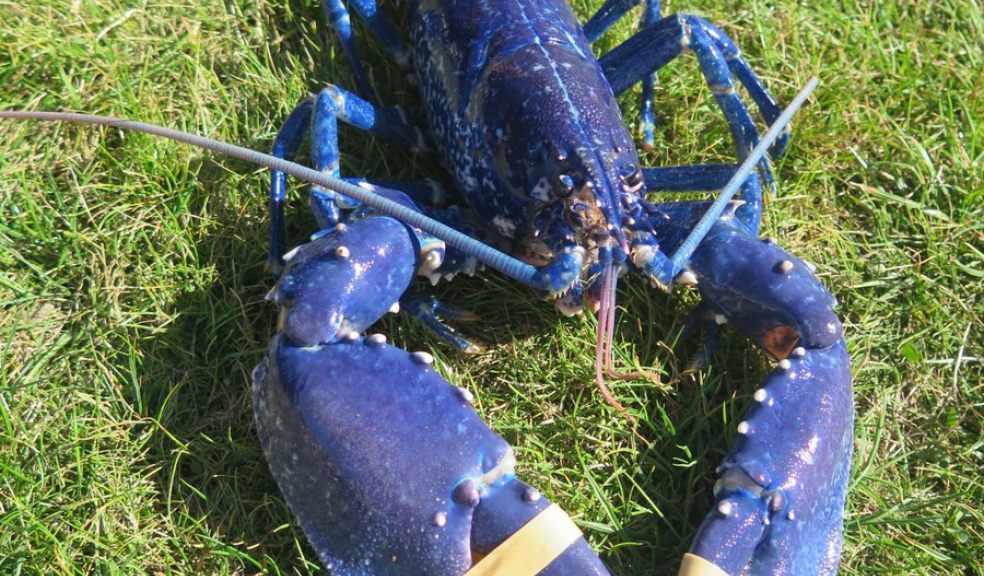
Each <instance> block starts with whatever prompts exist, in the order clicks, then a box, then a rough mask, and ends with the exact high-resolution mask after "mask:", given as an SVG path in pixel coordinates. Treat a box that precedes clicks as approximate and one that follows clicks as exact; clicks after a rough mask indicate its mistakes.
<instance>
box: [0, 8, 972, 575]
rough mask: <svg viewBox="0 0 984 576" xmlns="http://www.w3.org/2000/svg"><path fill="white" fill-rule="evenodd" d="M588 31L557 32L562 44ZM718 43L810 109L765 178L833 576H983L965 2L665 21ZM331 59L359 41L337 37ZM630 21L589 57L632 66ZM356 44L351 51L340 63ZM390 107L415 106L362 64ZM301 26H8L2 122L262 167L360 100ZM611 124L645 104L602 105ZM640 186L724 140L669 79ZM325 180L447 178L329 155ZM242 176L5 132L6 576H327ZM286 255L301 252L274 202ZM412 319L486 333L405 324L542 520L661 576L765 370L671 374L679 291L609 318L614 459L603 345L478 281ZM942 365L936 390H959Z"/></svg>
mask: <svg viewBox="0 0 984 576" xmlns="http://www.w3.org/2000/svg"><path fill="white" fill-rule="evenodd" d="M597 4H599V2H597V1H594V0H592V1H591V2H586V1H582V2H578V3H577V6H576V8H577V11H578V13H579V15H580V16H581V17H582V19H584V18H586V17H587V16H588V15H589V14H590V13H591V6H596V5H597ZM667 9H668V10H670V11H676V10H686V11H695V12H698V13H700V14H702V15H704V16H705V17H707V18H708V19H710V20H711V21H714V22H718V23H721V24H722V25H723V26H724V29H725V30H726V31H728V32H729V33H730V34H732V35H733V36H734V37H735V39H736V40H737V41H738V43H739V45H740V46H741V47H742V49H743V51H744V54H745V55H746V57H747V59H748V60H749V61H750V62H751V63H752V66H753V67H754V68H755V69H756V70H757V71H758V72H759V73H760V74H761V75H762V77H763V78H764V79H765V81H766V83H767V84H768V85H769V86H770V88H771V89H772V90H773V91H774V93H775V94H777V95H778V96H779V97H780V98H781V99H784V100H788V99H789V98H790V97H791V96H792V95H793V94H794V93H795V91H796V90H797V88H798V87H800V86H802V85H803V83H805V81H806V79H807V78H808V77H809V76H811V75H814V74H816V75H818V76H820V78H821V79H822V85H821V87H820V89H819V90H818V92H817V93H816V95H815V97H814V103H813V105H811V106H809V107H807V108H806V109H804V110H803V111H802V112H801V113H800V115H799V117H798V118H797V120H796V125H795V129H794V130H795V131H794V140H793V143H792V146H791V148H790V150H789V152H788V153H787V155H786V157H785V158H784V159H782V161H781V162H779V164H778V165H777V174H778V177H779V181H780V194H779V195H778V197H777V198H776V199H774V200H772V201H771V202H769V205H768V210H767V215H766V224H765V231H764V232H765V234H767V235H769V236H773V237H775V238H777V239H778V240H779V241H780V242H781V243H782V244H783V246H784V247H786V248H788V249H789V250H790V251H792V252H795V253H796V254H798V255H801V256H802V257H804V258H805V259H807V260H810V261H811V262H814V263H815V264H816V265H817V266H818V268H819V275H820V277H821V278H822V279H823V281H824V282H825V283H826V284H827V285H828V286H829V287H831V289H832V290H833V292H834V293H835V294H836V296H837V298H838V299H839V300H840V308H839V310H840V312H841V313H842V315H843V318H844V320H845V326H846V329H847V337H848V342H849V345H850V349H851V354H852V359H853V370H854V374H855V389H856V403H857V410H858V418H857V424H856V439H857V440H856V455H855V461H854V468H853V478H852V484H851V492H850V495H849V505H848V511H847V515H848V521H847V526H846V528H847V532H846V540H847V541H846V545H845V551H844V561H843V569H842V572H843V573H845V574H872V573H877V574H913V573H916V574H976V575H981V574H984V563H982V561H981V558H984V544H982V543H984V514H982V512H981V503H982V502H984V487H982V481H981V478H980V471H981V469H982V467H984V455H982V450H984V435H982V429H981V410H982V408H984V389H982V388H984V387H982V382H981V373H982V371H981V367H980V366H981V364H980V361H979V358H980V356H981V354H982V350H981V323H980V321H981V312H982V309H984V308H982V296H981V295H982V290H981V285H982V282H984V255H982V250H984V224H982V223H984V217H982V216H984V186H982V179H984V166H982V154H984V152H982V129H981V122H982V118H984V99H982V98H980V97H979V94H978V92H979V87H980V86H981V85H982V83H984V75H982V70H984V57H982V48H981V43H980V39H981V38H982V37H984V18H982V15H981V10H980V7H979V6H978V5H977V3H975V2H972V1H969V0H949V1H944V2H936V3H918V2H911V1H906V2H901V3H899V2H897V3H887V4H886V3H878V2H873V3H854V4H850V3H849V4H838V3H832V2H825V3H821V4H819V5H818V4H803V3H797V2H791V1H783V2H780V3H775V2H773V3H769V2H762V1H758V0H756V1H753V2H736V1H729V2H724V3H722V2H715V3H712V2H709V1H707V0H699V1H697V2H694V3H691V4H678V3H673V4H671V5H669V6H668V7H667ZM357 30H358V31H359V32H360V33H361V32H364V30H363V28H362V27H361V26H357ZM633 30H634V23H633V22H632V21H631V20H626V21H625V22H624V23H621V24H619V25H618V26H616V28H615V29H614V30H613V31H612V32H611V33H610V34H609V35H607V36H606V37H605V38H603V39H602V40H601V41H600V42H599V43H598V49H599V50H606V49H609V48H611V47H613V46H614V45H616V44H617V43H618V42H620V41H622V40H624V39H625V38H627V37H628V36H629V35H630V34H631V33H632V32H633ZM363 36H365V35H364V34H363ZM361 46H362V47H363V48H364V56H365V59H366V60H367V61H368V62H369V63H370V64H371V66H370V68H371V75H372V77H373V81H374V83H375V84H376V85H377V87H379V88H380V92H381V93H382V94H383V95H384V99H385V100H386V101H387V102H392V103H396V102H402V103H406V104H407V105H408V106H409V107H411V108H413V107H414V106H416V96H415V88H414V87H413V86H411V85H409V84H408V83H407V82H406V81H405V78H404V77H403V75H402V74H401V73H399V72H398V71H397V69H396V67H395V66H393V65H392V64H391V63H389V62H388V58H387V57H386V55H385V54H384V53H383V51H382V50H381V49H380V48H379V47H378V46H377V45H375V44H374V43H372V42H371V41H368V40H367V41H365V42H363V43H362V44H361ZM343 60H344V59H343V58H341V55H340V51H339V49H338V47H337V43H336V42H335V40H334V39H333V37H332V35H331V33H330V32H329V31H328V29H327V26H326V25H325V22H324V20H323V17H322V16H321V11H320V6H319V5H311V4H309V3H306V2H291V3H288V4H271V3H268V2H260V3H250V2H240V1H237V0H230V1H229V2H226V3H216V2H204V3H200V2H188V1H179V2H170V3H161V4H146V3H137V2H125V1H113V0H86V1H73V2H68V1H64V2H55V1H48V2H40V3H36V5H33V6H30V7H26V6H19V5H17V4H14V3H3V2H0V86H2V88H0V107H2V108H36V109H45V110H55V109H71V110H79V111H89V112H97V113H102V114H112V115H118V116H126V117H131V118H137V119H141V120H147V121H152V122H158V123H164V124H168V125H171V126H175V127H181V128H184V129H188V130H192V131H195V132H200V133H204V134H209V135H213V136H217V137H220V138H223V139H226V140H229V141H232V142H236V143H239V144H244V145H248V146H252V147H255V148H259V149H266V148H268V147H269V145H270V143H271V142H272V139H273V136H274V134H275V133H276V131H277V129H278V128H279V123H280V122H282V121H283V120H284V119H285V118H286V116H287V114H288V113H289V111H290V109H291V108H292V107H293V105H294V104H295V103H296V102H297V101H298V100H299V99H301V98H302V97H303V96H304V95H305V94H307V93H309V92H311V91H314V90H317V89H318V88H319V87H321V86H323V85H324V84H326V83H328V82H335V83H338V84H340V85H342V86H349V87H351V86H353V82H352V77H351V75H350V73H349V71H348V67H347V65H346V64H345V62H344V61H343ZM623 101H624V108H625V111H626V117H627V118H630V119H631V118H635V110H636V106H637V93H632V94H630V95H628V96H626V97H625V98H624V99H623ZM657 101H658V121H659V125H658V127H657V137H658V142H657V147H656V149H655V150H653V151H652V152H648V153H647V154H646V156H645V161H646V163H647V164H651V165H667V164H676V163H696V162H706V161H722V160H727V159H729V158H730V157H731V154H732V150H731V146H730V143H729V140H728V137H727V131H726V128H725V126H724V122H723V121H722V119H721V117H720V114H719V112H718V111H717V109H716V107H715V104H714V101H713V99H712V98H711V97H710V95H709V92H708V91H707V90H706V88H705V87H704V86H703V82H702V80H701V79H700V76H699V72H698V70H697V66H696V63H695V62H694V59H693V58H687V59H684V60H681V61H680V62H675V63H673V64H671V65H670V66H668V67H667V69H666V70H665V71H664V72H663V73H661V74H660V78H659V87H658V90H657ZM342 140H343V142H342V149H343V152H344V154H345V157H344V162H343V170H344V171H345V173H347V174H359V175H374V176H383V177H386V178H390V179H401V178H409V177H416V176H420V175H430V176H440V172H439V170H438V169H436V167H434V166H430V165H427V164H426V163H422V162H419V161H417V160H413V159H408V154H407V153H406V152H405V151H402V150H399V149H397V148H396V147H394V146H390V145H387V144H384V143H380V142H377V141H375V140H373V139H372V138H368V137H366V136H364V135H363V134H360V133H358V132H356V131H354V130H348V129H343V132H342ZM266 182H267V176H266V174H265V173H264V172H263V171H261V170H257V169H255V168H254V167H252V166H246V165H244V164H242V163H239V162H236V161H231V160H228V159H225V158H218V157H212V156H209V155H205V154H202V153H201V152H199V151H196V150H191V149H188V148H185V147H182V146H180V145H177V144H173V143H170V142H165V141H162V140H155V139H152V138H150V137H146V136H142V135H137V134H131V133H121V132H119V131H115V130H106V129H98V130H97V129H91V128H82V127H77V126H67V125H41V124H27V123H9V122H3V123H0V310H2V312H0V366H2V367H3V369H2V371H0V573H2V574H45V575H47V574H79V575H83V574H84V575H89V574H147V573H153V574H164V573H173V574H196V575H197V574H252V573H271V574H281V573H287V574H294V573H300V574H308V573H316V572H318V571H319V568H318V566H317V563H316V560H315V557H314V555H313V553H312V551H311V549H310V547H309V546H308V545H307V543H306V542H305V541H304V539H303V536H302V534H301V532H300V530H299V529H298V528H297V527H296V525H294V524H293V521H292V517H291V515H290V512H289V510H288V509H287V507H286V505H285V503H284V501H283V499H282V497H281V496H280V494H279V492H278V491H277V488H276V485H275V483H274V482H273V480H272V478H271V477H270V475H269V472H268V470H267V467H266V463H265V461H264V459H263V456H262V453H261V451H260V449H259V445H258V443H257V440H256V436H255V433H254V430H253V425H252V408H251V406H250V396H249V386H248V383H249V374H250V371H251V369H252V367H253V366H254V365H255V364H256V363H257V362H258V361H259V359H260V358H261V356H262V353H263V348H264V345H265V342H266V340H267V338H268V337H269V336H270V334H271V332H272V330H273V318H274V310H273V309H272V308H271V307H270V305H269V304H268V303H266V302H264V301H263V296H264V294H265V293H266V291H267V290H268V289H269V287H270V285H271V280H270V278H269V276H268V275H267V274H266V273H265V271H264V268H263V266H264V262H265V258H266V253H265V251H266V242H267V239H266V233H267V215H266V200H265V196H264V194H265V191H264V187H265V185H266ZM294 192H295V193H294V195H293V196H292V197H291V205H290V212H289V220H290V231H289V232H290V235H291V240H292V241H293V242H300V241H301V240H303V239H304V237H305V236H306V234H308V233H310V232H311V231H312V230H313V228H312V226H313V223H312V220H311V219H310V217H309V216H307V214H306V212H305V210H304V202H303V200H302V196H301V194H300V192H301V187H300V186H298V187H297V188H296V189H295V191H294ZM436 293H437V294H438V295H439V296H440V297H442V298H443V299H445V300H447V301H449V302H451V303H454V304H457V305H459V306H463V307H465V308H468V309H471V310H474V311H476V312H479V313H480V314H482V316H483V318H484V320H483V322H481V323H478V324H476V325H474V326H468V325H462V326H460V329H461V331H463V332H464V333H466V334H468V335H471V336H475V337H476V338H477V339H480V340H482V341H483V342H485V343H486V344H487V345H488V349H487V351H486V352H484V353H482V354H479V355H477V356H475V357H463V356H461V355H459V354H457V353H455V352H454V351H452V350H450V349H448V348H447V347H445V346H443V345H442V344H440V343H439V342H438V341H437V340H436V339H435V338H434V337H433V336H431V335H430V334H428V333H426V332H424V331H423V330H422V329H421V328H420V327H419V326H418V325H417V324H415V323H414V322H412V321H410V320H407V319H404V318H402V317H392V316H391V317H389V318H387V319H386V320H385V321H384V322H383V323H382V324H381V325H380V326H379V330H381V331H383V332H385V333H387V334H388V335H389V336H390V337H391V339H392V340H394V341H395V342H397V343H400V344H401V345H404V346H405V347H407V348H410V349H420V348H426V349H428V350H431V351H432V352H433V353H434V355H435V356H436V357H437V365H438V367H439V369H440V370H441V371H442V372H443V373H444V374H446V375H447V376H449V377H451V378H453V379H454V380H455V381H456V382H457V383H459V384H461V385H463V386H467V387H468V388H470V389H472V390H475V391H476V392H477V396H478V404H477V407H478V409H479V410H480V412H481V413H482V415H483V416H484V417H485V418H486V420H487V421H488V422H489V423H490V424H491V425H492V426H493V427H494V428H495V429H496V430H497V431H498V432H499V433H500V434H502V435H503V436H504V437H505V438H506V439H507V440H508V441H509V442H511V443H512V444H513V445H514V446H515V447H516V449H517V452H518V455H519V459H520V471H521V473H522V474H523V475H524V476H525V477H526V478H527V479H528V480H529V481H530V482H531V483H532V484H535V485H537V486H539V487H540V488H541V489H542V490H543V491H544V493H545V494H547V495H548V496H549V497H550V498H551V499H554V500H556V501H558V502H560V503H561V504H562V505H563V506H564V508H565V509H567V510H568V511H569V512H570V513H571V514H572V516H573V517H574V518H575V520H576V521H577V522H578V523H579V524H580V525H581V526H582V528H583V529H584V530H585V532H586V534H587V535H588V537H589V539H590V540H591V542H592V543H593V544H594V545H595V546H596V548H597V549H598V550H599V551H600V553H601V554H602V556H603V557H604V559H605V560H606V562H607V563H608V564H609V566H611V567H612V569H613V571H615V572H616V573H619V574H652V573H657V574H664V573H665V574H673V573H675V570H676V566H677V563H678V561H679V557H680V555H681V554H682V553H683V551H684V550H685V549H686V548H687V546H688V544H689V542H690V540H691V539H692V537H693V534H694V531H695V530H696V527H697V524H698V523H699V521H700V519H701V517H702V516H703V514H704V512H705V510H706V509H707V507H708V505H709V502H710V499H711V487H712V485H713V479H714V476H713V469H714V467H715V466H716V464H717V463H718V462H719V460H720V458H721V456H722V455H723V454H724V452H725V451H726V449H727V447H728V446H729V442H730V438H731V435H732V433H733V430H734V427H735V424H736V423H737V422H738V421H739V420H740V419H741V414H742V413H743V412H744V410H745V409H746V407H747V404H748V399H749V395H750V394H751V393H752V391H754V390H755V388H756V387H757V385H758V383H759V382H760V381H761V379H762V378H763V376H764V374H765V372H766V370H767V369H768V364H769V362H768V360H766V359H765V357H764V356H763V355H762V354H761V353H759V352H758V351H756V350H754V349H752V348H751V347H750V346H749V345H748V344H747V342H746V341H744V340H743V339H742V338H741V337H740V336H738V335H736V334H733V333H727V334H726V337H725V338H724V339H723V341H722V344H721V350H720V357H719V360H718V362H717V363H715V364H714V366H713V367H712V368H711V369H708V370H706V371H703V372H700V373H697V374H691V373H688V372H686V368H687V366H688V365H689V361H690V359H691V357H693V355H695V354H696V353H697V352H698V351H699V350H700V343H699V341H698V340H697V339H696V338H691V339H687V340H685V341H678V337H679V332H680V328H681V327H682V324H683V321H684V318H685V316H686V313H687V311H688V310H689V309H690V308H691V307H692V305H693V304H694V301H695V298H694V296H693V294H691V293H686V292H681V293H678V294H673V295H669V296H668V295H665V294H662V293H658V292H655V291H653V290H651V289H649V288H648V287H647V286H646V285H645V284H644V283H643V282H641V281H639V280H638V279H636V280H631V279H630V280H627V281H626V282H624V283H623V284H622V286H621V288H620V295H619V298H620V308H621V309H622V313H621V314H620V315H619V317H618V326H617V333H616V342H617V345H616V346H617V348H616V354H617V358H618V362H619V363H620V364H622V365H626V366H635V365H641V366H644V367H647V368H650V369H653V370H656V371H658V372H659V373H660V375H661V382H660V383H658V384H657V383H655V382H652V381H649V380H639V381H633V382H614V383H612V387H613V390H614V393H615V394H616V395H617V396H618V397H619V398H620V400H621V401H622V402H623V403H624V404H626V405H627V407H628V408H629V409H630V410H631V411H632V412H633V413H634V414H636V415H637V416H638V417H640V420H641V422H640V426H639V429H638V432H639V434H640V435H641V436H642V437H643V438H645V439H646V443H643V442H642V441H640V440H639V439H638V438H637V437H636V436H635V435H633V433H632V431H631V430H630V429H629V427H628V426H627V425H626V421H625V420H624V419H623V418H622V417H620V416H619V415H618V414H617V413H615V412H614V411H613V410H611V409H610V408H609V407H608V406H607V405H605V404H604V403H603V402H602V401H601V400H600V397H599V395H598V394H597V392H596V391H595V389H594V387H593V383H592V371H593V357H594V356H593V355H594V338H595V326H594V320H593V319H591V318H582V319H565V318H563V317H562V316H560V315H559V314H558V313H557V312H556V311H555V310H554V308H553V306H552V305H550V304H549V303H545V302H542V301H540V300H539V299H538V297H537V295H536V294H535V293H533V292H532V291H529V290H526V289H523V288H518V287H517V286H516V284H515V283H514V282H512V281H509V280H506V279H504V278H503V277H501V276H498V275H495V274H488V275H485V276H482V277H480V278H475V279H462V280H461V281H458V280H456V281H455V282H454V283H453V284H451V285H448V286H441V287H439V288H438V289H437V290H436ZM961 360H962V361H961Z"/></svg>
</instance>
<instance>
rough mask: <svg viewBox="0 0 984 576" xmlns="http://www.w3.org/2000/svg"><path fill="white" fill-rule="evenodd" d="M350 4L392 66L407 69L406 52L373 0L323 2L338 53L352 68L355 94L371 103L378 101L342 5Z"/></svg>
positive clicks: (407, 55) (391, 25)
mask: <svg viewBox="0 0 984 576" xmlns="http://www.w3.org/2000/svg"><path fill="white" fill-rule="evenodd" d="M346 3H348V4H351V5H352V8H353V9H354V10H355V13H356V14H358V15H359V17H361V18H362V19H363V20H364V21H365V22H366V24H368V26H369V29H370V30H371V31H372V32H373V34H375V36H376V38H378V39H379V41H380V42H382V44H383V47H384V48H386V50H387V51H388V52H389V53H390V54H391V55H392V56H393V58H394V59H395V60H396V63H397V64H398V65H399V66H400V68H402V69H403V70H405V71H407V70H409V69H410V52H409V51H407V49H406V46H404V45H403V42H402V41H401V40H400V37H399V35H398V34H397V32H396V29H395V28H394V27H393V24H392V23H391V22H390V21H389V19H388V18H387V17H386V15H385V14H383V13H382V12H381V11H380V10H379V7H378V6H377V5H376V2H375V1H374V0H347V2H346V1H345V0H325V1H324V4H323V5H322V8H323V9H324V12H325V18H326V19H327V20H328V23H329V24H330V25H331V27H332V28H333V29H334V30H335V33H336V34H338V39H339V41H341V43H342V51H343V52H345V56H346V57H347V58H348V61H349V64H350V65H351V66H352V74H353V75H354V76H355V84H356V86H358V88H359V93H360V94H362V96H363V97H364V98H365V99H366V100H368V101H371V102H378V101H379V97H378V95H377V94H376V91H375V90H374V89H373V87H372V83H371V82H370V81H369V75H368V74H367V73H366V69H365V67H364V66H363V65H362V59H361V58H360V57H359V51H358V50H357V49H356V47H355V39H354V38H353V37H352V20H351V18H350V17H349V12H348V9H347V8H346V7H345V4H346Z"/></svg>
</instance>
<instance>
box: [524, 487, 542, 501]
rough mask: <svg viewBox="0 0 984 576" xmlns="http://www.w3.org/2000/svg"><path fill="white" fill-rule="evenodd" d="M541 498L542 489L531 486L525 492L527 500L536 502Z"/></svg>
mask: <svg viewBox="0 0 984 576" xmlns="http://www.w3.org/2000/svg"><path fill="white" fill-rule="evenodd" d="M539 499H540V491H539V490H537V489H536V488H532V487H530V488H527V489H526V491H524V492H523V500H526V501H527V502H536V501H537V500H539Z"/></svg>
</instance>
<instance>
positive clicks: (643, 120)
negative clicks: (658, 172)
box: [584, 0, 662, 148]
mask: <svg viewBox="0 0 984 576" xmlns="http://www.w3.org/2000/svg"><path fill="white" fill-rule="evenodd" d="M640 1H641V0H608V1H607V2H605V3H604V4H603V5H602V7H601V8H599V9H598V11H597V12H595V14H594V16H592V17H591V19H590V20H588V22H587V23H586V24H585V25H584V35H585V36H587V38H588V41H589V42H594V41H595V40H597V39H598V38H599V37H600V36H601V35H602V34H604V33H605V32H606V31H607V30H608V29H609V28H610V27H611V26H612V24H614V23H615V22H616V21H618V19H619V18H621V17H622V16H624V15H625V14H626V13H627V12H628V11H629V10H631V9H632V8H634V7H635V6H636V5H638V4H639V2H640ZM661 13H662V6H661V2H660V0H645V5H644V6H643V8H642V18H641V19H640V21H639V30H640V31H642V30H645V29H646V28H648V27H649V26H652V25H653V24H656V23H657V22H659V20H660V17H661ZM655 86H656V73H655V72H652V73H649V74H647V75H646V76H645V77H644V78H643V79H642V99H641V102H640V106H639V116H640V130H641V132H642V140H643V145H644V146H646V147H647V148H652V147H653V146H654V145H655V143H656V137H655V134H654V133H653V132H654V126H655V125H656V116H655V113H654V110H653V91H654V88H655Z"/></svg>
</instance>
